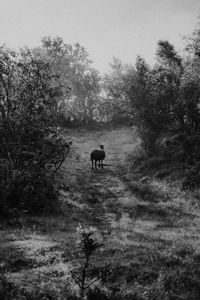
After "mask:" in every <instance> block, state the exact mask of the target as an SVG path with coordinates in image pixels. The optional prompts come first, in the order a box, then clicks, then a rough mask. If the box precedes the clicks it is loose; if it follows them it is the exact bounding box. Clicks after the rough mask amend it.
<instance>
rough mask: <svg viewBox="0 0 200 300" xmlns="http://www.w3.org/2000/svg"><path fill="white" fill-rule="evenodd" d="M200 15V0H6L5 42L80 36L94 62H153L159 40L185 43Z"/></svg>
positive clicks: (0, 38) (0, 14)
mask: <svg viewBox="0 0 200 300" xmlns="http://www.w3.org/2000/svg"><path fill="white" fill-rule="evenodd" d="M198 15H200V0H0V44H2V43H6V45H7V46H10V47H22V46H24V45H28V46H37V45H39V44H40V41H41V38H42V37H44V36H48V35H49V36H51V37H55V36H61V37H62V38H63V39H64V41H65V42H66V43H70V44H72V43H75V42H79V43H80V44H81V45H83V46H84V47H85V48H86V50H87V51H88V52H89V54H90V58H91V59H92V60H93V62H94V66H95V67H96V68H97V69H98V70H99V71H101V72H106V71H108V68H109V67H108V64H109V63H110V62H111V61H112V57H113V56H115V57H118V58H120V59H121V60H122V61H123V62H128V63H132V64H134V62H135V58H136V55H137V54H140V55H141V56H143V57H144V58H145V59H146V61H147V62H148V63H149V64H152V63H153V58H154V56H155V51H156V44H157V41H158V40H159V39H167V40H169V41H170V42H171V43H172V44H174V45H175V47H176V48H178V49H181V48H182V47H183V41H182V37H181V35H187V34H189V33H191V32H192V31H193V30H194V28H195V25H196V24H197V16H198Z"/></svg>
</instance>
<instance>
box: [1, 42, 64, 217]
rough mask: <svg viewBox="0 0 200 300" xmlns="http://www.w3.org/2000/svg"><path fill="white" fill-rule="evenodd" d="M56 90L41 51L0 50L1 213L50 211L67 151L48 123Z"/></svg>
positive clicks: (56, 82)
mask: <svg viewBox="0 0 200 300" xmlns="http://www.w3.org/2000/svg"><path fill="white" fill-rule="evenodd" d="M60 87H61V85H60V81H59V77H58V76H57V75H56V74H55V73H52V71H51V69H50V65H49V63H48V61H46V60H45V58H44V57H43V53H42V52H41V51H39V50H37V49H33V50H31V49H28V48H26V49H23V50H21V51H20V52H19V53H17V52H13V51H11V50H9V49H6V48H5V47H1V49H0V117H1V119H0V137H1V145H0V187H1V192H0V193H1V197H0V199H1V200H0V206H1V213H4V212H5V213H6V212H8V210H9V209H10V208H13V207H17V208H19V209H28V210H30V211H32V212H33V211H37V212H39V211H40V212H41V211H44V210H45V211H46V210H48V209H52V207H51V206H52V205H53V201H54V199H55V191H54V187H53V183H54V175H55V172H56V170H57V168H58V167H59V166H60V163H61V161H62V160H63V156H65V155H66V154H67V152H68V149H69V144H68V143H67V141H65V140H64V139H62V138H60V137H59V135H58V132H57V130H56V127H55V125H56V123H55V121H54V114H53V112H54V106H55V104H56V98H57V97H59V96H60V95H61V88H60Z"/></svg>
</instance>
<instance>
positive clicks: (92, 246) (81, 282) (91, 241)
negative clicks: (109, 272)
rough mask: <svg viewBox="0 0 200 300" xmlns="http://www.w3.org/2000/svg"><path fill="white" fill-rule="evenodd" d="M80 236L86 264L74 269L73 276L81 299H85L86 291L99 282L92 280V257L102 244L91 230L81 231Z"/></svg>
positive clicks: (81, 249)
mask: <svg viewBox="0 0 200 300" xmlns="http://www.w3.org/2000/svg"><path fill="white" fill-rule="evenodd" d="M80 234H81V241H80V251H81V254H83V255H84V262H83V265H82V267H81V268H78V269H77V268H76V269H74V270H73V271H72V272H71V274H72V278H73V279H74V281H75V282H76V284H78V286H79V288H80V299H84V296H85V294H86V291H87V290H88V289H89V288H90V287H91V286H92V285H93V284H94V283H95V282H96V281H97V280H98V278H91V275H90V264H91V256H92V255H93V254H94V252H95V251H96V250H97V249H98V248H99V247H100V244H99V243H97V242H96V241H95V238H94V232H93V231H91V230H90V229H89V230H87V229H81V232H80Z"/></svg>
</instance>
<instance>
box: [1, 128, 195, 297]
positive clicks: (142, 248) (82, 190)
mask: <svg viewBox="0 0 200 300" xmlns="http://www.w3.org/2000/svg"><path fill="white" fill-rule="evenodd" d="M72 139H73V149H72V152H71V154H70V157H69V159H68V160H67V161H66V162H65V163H64V165H63V168H62V174H61V176H62V181H63V184H62V186H61V188H60V201H61V202H62V207H63V211H64V215H63V216H58V217H55V216H53V217H40V218H39V217H37V218H34V217H32V218H29V219H26V220H23V223H22V226H20V227H16V228H6V229H5V228H4V227H3V226H2V228H1V229H0V243H1V245H0V261H1V263H0V271H1V272H3V273H4V274H6V276H7V278H9V280H10V281H11V282H14V283H15V284H16V285H17V286H20V287H23V288H24V289H26V290H29V292H30V293H32V294H34V293H35V295H36V296H38V295H43V294H45V295H46V293H47V292H48V291H49V293H56V294H55V299H57V298H58V297H57V296H56V295H58V294H59V295H61V294H62V293H63V286H64V285H67V287H66V288H72V289H76V286H75V285H74V282H73V280H72V279H71V276H70V270H71V269H72V268H73V267H74V266H75V265H76V261H77V254H76V241H77V238H78V233H77V227H78V226H80V225H81V226H83V227H84V226H90V227H92V228H93V229H94V230H96V232H97V234H98V235H99V236H100V238H101V239H102V240H103V242H104V247H103V249H102V250H101V251H100V252H98V253H97V254H96V256H95V258H94V259H95V266H96V268H103V267H104V266H105V265H112V266H118V269H117V272H118V273H119V274H118V275H119V276H118V277H117V279H116V280H119V281H120V280H122V278H123V282H126V289H127V290H129V288H131V287H133V285H134V284H135V283H134V284H133V282H135V276H136V275H135V274H137V278H138V276H139V278H140V277H141V278H143V279H142V280H141V282H140V285H141V287H143V290H145V289H146V286H147V285H149V284H150V283H152V282H153V280H157V279H158V276H159V275H158V274H159V267H160V265H161V262H162V260H163V259H164V262H163V265H165V264H166V262H167V259H168V256H169V253H170V257H171V256H172V257H173V255H172V254H173V251H174V250H173V249H175V248H176V249H179V250H180V249H183V248H184V249H186V248H187V247H188V246H187V245H191V247H192V248H196V251H197V252H198V251H199V238H200V233H199V230H198V229H199V225H200V213H199V208H197V207H194V206H193V205H192V203H191V199H188V198H186V195H185V194H184V193H183V192H181V191H180V190H179V188H178V187H177V186H176V187H174V189H173V188H172V187H169V186H168V185H167V184H166V183H165V182H164V181H156V180H152V181H151V182H149V183H148V184H145V183H143V182H142V181H138V182H136V181H132V180H130V176H129V168H130V161H131V155H132V153H134V151H136V149H137V146H138V144H139V141H138V139H137V137H136V135H135V134H134V131H133V129H131V128H122V129H116V130H113V131H102V132H92V133H91V132H86V131H82V132H73V136H72ZM99 144H104V145H105V151H106V160H105V163H106V164H109V165H111V166H108V167H105V168H104V169H98V170H92V169H91V163H90V161H89V154H90V151H91V150H92V149H94V148H97V147H98V145H99ZM192 248H191V249H192ZM155 261H156V263H155ZM120 268H122V269H123V271H122V272H121V273H120V272H119V270H121V269H120ZM138 272H139V273H138ZM120 274H121V275H120ZM128 274H129V275H128ZM145 274H146V275H145ZM120 276H121V279H120ZM145 276H147V279H146V280H145V279H144V278H145ZM127 278H129V279H127ZM137 280H138V279H137ZM124 284H125V283H124ZM38 286H39V288H38ZM38 297H40V296H38ZM41 297H42V296H41ZM56 297H57V298H56ZM38 299H40V298H38ZM41 299H42V298H41ZM58 299H62V297H61V296H60V298H58ZM144 299H150V298H148V297H147V298H144Z"/></svg>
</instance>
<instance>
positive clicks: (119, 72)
mask: <svg viewBox="0 0 200 300" xmlns="http://www.w3.org/2000/svg"><path fill="white" fill-rule="evenodd" d="M110 67H111V71H110V73H109V74H106V75H105V76H104V78H103V80H102V90H103V91H102V97H101V102H100V105H99V111H100V118H102V119H103V120H104V121H109V122H117V123H120V122H122V123H127V122H130V121H131V120H132V115H133V114H132V108H131V105H130V101H129V98H128V96H127V89H128V87H129V80H130V77H131V76H132V74H134V72H135V71H134V68H133V67H132V66H130V65H126V64H123V63H122V62H121V60H119V59H117V58H113V62H112V63H111V64H110Z"/></svg>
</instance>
